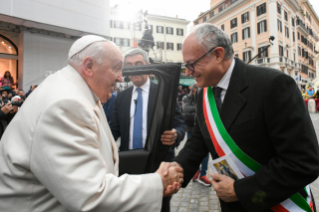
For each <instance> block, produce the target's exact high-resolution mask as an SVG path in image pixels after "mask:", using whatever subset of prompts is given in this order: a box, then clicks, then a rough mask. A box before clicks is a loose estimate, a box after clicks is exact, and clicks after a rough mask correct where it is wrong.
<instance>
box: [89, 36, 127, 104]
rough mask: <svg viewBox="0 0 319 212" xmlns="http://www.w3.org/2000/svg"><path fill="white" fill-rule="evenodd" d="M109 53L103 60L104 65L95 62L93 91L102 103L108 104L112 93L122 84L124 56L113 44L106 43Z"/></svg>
mask: <svg viewBox="0 0 319 212" xmlns="http://www.w3.org/2000/svg"><path fill="white" fill-rule="evenodd" d="M103 45H106V46H107V47H106V48H107V49H108V51H107V53H106V55H105V57H104V58H103V63H102V64H98V63H96V61H93V68H92V69H93V73H94V75H93V85H92V86H91V87H94V89H92V90H93V91H94V92H95V94H96V95H97V96H98V97H99V98H100V100H101V102H102V103H105V102H107V100H108V99H110V98H111V96H112V91H113V88H114V86H116V83H117V82H122V81H123V79H122V69H123V55H122V53H121V52H120V51H119V50H118V49H117V47H116V46H115V45H113V43H111V42H107V43H104V44H103Z"/></svg>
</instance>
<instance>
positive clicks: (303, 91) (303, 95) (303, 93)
mask: <svg viewBox="0 0 319 212" xmlns="http://www.w3.org/2000/svg"><path fill="white" fill-rule="evenodd" d="M301 95H302V98H303V99H306V98H307V97H306V92H305V89H303V88H301Z"/></svg>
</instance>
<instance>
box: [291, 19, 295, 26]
mask: <svg viewBox="0 0 319 212" xmlns="http://www.w3.org/2000/svg"><path fill="white" fill-rule="evenodd" d="M291 25H292V26H293V27H294V26H295V19H294V18H291Z"/></svg>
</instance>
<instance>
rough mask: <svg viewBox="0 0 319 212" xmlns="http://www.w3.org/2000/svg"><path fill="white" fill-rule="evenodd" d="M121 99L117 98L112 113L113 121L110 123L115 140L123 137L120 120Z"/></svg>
mask: <svg viewBox="0 0 319 212" xmlns="http://www.w3.org/2000/svg"><path fill="white" fill-rule="evenodd" d="M119 101H120V98H116V99H115V103H114V107H113V110H112V114H111V121H110V123H109V124H110V129H111V131H112V134H113V137H114V140H117V139H118V138H119V137H121V129H120V120H119V115H118V107H119Z"/></svg>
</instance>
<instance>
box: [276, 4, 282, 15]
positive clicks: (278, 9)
mask: <svg viewBox="0 0 319 212" xmlns="http://www.w3.org/2000/svg"><path fill="white" fill-rule="evenodd" d="M277 12H278V13H279V14H281V5H280V4H279V3H278V2H277Z"/></svg>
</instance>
